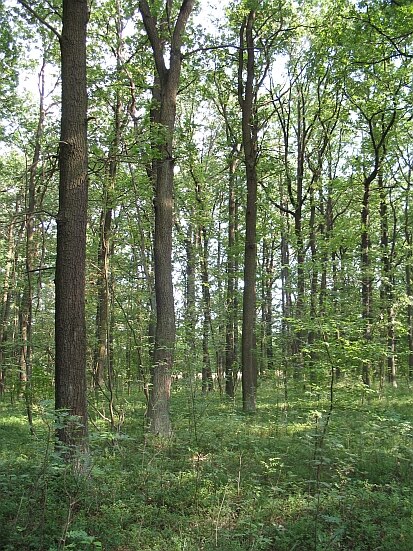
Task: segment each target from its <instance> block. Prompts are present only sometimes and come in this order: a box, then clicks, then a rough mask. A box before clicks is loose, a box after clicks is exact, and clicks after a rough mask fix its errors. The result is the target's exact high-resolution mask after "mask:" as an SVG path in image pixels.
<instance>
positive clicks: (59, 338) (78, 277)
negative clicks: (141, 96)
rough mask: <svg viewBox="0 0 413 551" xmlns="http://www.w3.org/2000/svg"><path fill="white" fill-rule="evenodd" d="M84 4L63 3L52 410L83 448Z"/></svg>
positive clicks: (65, 433)
mask: <svg viewBox="0 0 413 551" xmlns="http://www.w3.org/2000/svg"><path fill="white" fill-rule="evenodd" d="M88 17H89V13H88V5H87V1H86V0H78V1H76V2H73V1H71V0H63V26H62V34H61V36H60V49H61V72H62V119H61V137H60V144H59V145H60V150H59V175H60V181H59V212H58V216H57V258H56V276H55V286H56V314H55V339H56V364H55V375H56V389H55V403H56V410H57V412H59V411H62V410H64V411H67V412H68V413H69V414H70V415H71V416H76V418H77V422H74V421H73V422H71V421H70V422H66V423H65V424H64V426H62V427H61V428H58V431H57V434H58V438H59V440H60V442H61V443H63V444H65V445H66V446H74V447H75V448H77V449H78V450H83V451H85V450H86V449H87V401H86V323H85V260H86V223H87V197H88V179H87V166H88V165H87V89H86V28H87V22H88Z"/></svg>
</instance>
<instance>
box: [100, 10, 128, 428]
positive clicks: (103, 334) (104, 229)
mask: <svg viewBox="0 0 413 551" xmlns="http://www.w3.org/2000/svg"><path fill="white" fill-rule="evenodd" d="M115 25H116V49H115V51H114V55H115V58H116V73H117V75H118V77H119V78H120V76H121V73H122V67H123V62H122V52H123V46H124V42H123V36H122V29H123V24H122V14H121V5H120V1H119V0H116V21H115ZM122 107H123V106H122V101H121V97H120V92H119V90H118V89H117V90H116V94H115V103H114V106H113V112H114V117H113V127H112V128H113V139H112V141H111V143H110V145H109V154H108V169H107V174H106V175H105V178H104V182H103V193H102V195H103V200H102V210H101V213H100V224H99V230H100V231H99V248H98V259H97V263H98V281H97V292H98V297H97V307H96V343H95V350H94V367H93V375H94V385H95V387H102V385H103V384H104V383H105V378H106V382H107V383H108V390H109V394H110V396H111V401H112V400H113V389H112V384H111V382H112V380H113V372H112V367H113V366H112V357H111V355H110V353H109V351H110V344H109V341H110V338H111V336H110V335H111V332H110V312H111V302H112V296H111V282H110V277H111V270H110V263H111V251H112V248H113V247H112V245H113V244H112V239H111V232H112V222H113V208H114V204H113V202H114V191H115V187H116V178H117V171H118V156H119V148H120V142H121V135H122V126H123V121H122ZM110 410H111V411H112V406H111V407H110ZM112 423H113V419H112Z"/></svg>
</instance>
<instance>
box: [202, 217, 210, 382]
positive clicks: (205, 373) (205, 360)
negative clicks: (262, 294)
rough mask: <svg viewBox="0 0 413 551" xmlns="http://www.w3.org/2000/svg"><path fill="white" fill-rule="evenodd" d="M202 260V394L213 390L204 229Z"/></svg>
mask: <svg viewBox="0 0 413 551" xmlns="http://www.w3.org/2000/svg"><path fill="white" fill-rule="evenodd" d="M201 238H202V258H201V281H202V311H203V320H202V392H204V393H206V392H207V391H211V390H213V380H212V369H211V358H210V354H209V334H210V328H211V296H210V292H209V288H210V285H209V270H208V262H209V240H208V234H207V230H206V228H205V227H202V229H201Z"/></svg>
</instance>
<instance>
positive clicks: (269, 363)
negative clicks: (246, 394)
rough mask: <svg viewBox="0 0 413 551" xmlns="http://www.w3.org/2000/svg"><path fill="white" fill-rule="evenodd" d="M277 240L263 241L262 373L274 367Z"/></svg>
mask: <svg viewBox="0 0 413 551" xmlns="http://www.w3.org/2000/svg"><path fill="white" fill-rule="evenodd" d="M274 249H275V240H274V239H272V240H271V241H268V240H267V239H264V240H263V244H262V285H261V364H260V373H261V372H262V371H264V370H266V369H272V367H273V339H272V323H273V319H272V318H273V315H272V311H273V298H272V292H273V285H274Z"/></svg>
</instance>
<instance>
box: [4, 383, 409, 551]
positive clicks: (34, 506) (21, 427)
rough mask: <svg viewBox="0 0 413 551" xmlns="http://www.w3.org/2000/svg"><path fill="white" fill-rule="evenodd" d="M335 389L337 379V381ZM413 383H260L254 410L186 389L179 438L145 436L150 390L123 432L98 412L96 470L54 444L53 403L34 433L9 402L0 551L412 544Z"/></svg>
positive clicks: (404, 547) (384, 549)
mask: <svg viewBox="0 0 413 551" xmlns="http://www.w3.org/2000/svg"><path fill="white" fill-rule="evenodd" d="M326 386H328V385H326ZM412 401H413V400H412V396H411V394H410V392H409V390H408V389H399V390H394V389H391V388H385V389H384V390H383V391H382V392H380V393H379V392H370V393H369V394H368V395H367V396H366V395H365V391H364V390H363V389H362V388H361V387H360V386H357V385H349V384H345V383H340V384H339V385H337V388H336V390H335V397H334V406H333V411H332V416H331V419H330V422H329V425H328V430H327V431H326V433H325V434H324V431H323V427H324V423H325V421H326V415H327V412H328V408H329V402H328V389H322V388H321V389H312V390H311V391H309V390H307V391H303V390H302V385H300V387H298V386H297V388H290V389H289V398H288V403H285V402H284V391H283V389H282V388H281V387H280V386H278V383H277V381H276V380H274V379H272V378H270V377H269V378H267V379H266V380H264V381H263V382H262V384H261V386H260V389H259V407H258V411H257V414H256V415H254V416H252V415H244V414H243V413H242V412H241V408H240V404H239V402H238V401H236V402H235V403H232V402H228V401H226V400H224V399H222V398H221V397H220V396H219V393H218V392H214V393H211V394H210V395H208V396H206V397H204V396H202V393H201V391H200V389H198V388H196V387H195V388H194V387H192V388H190V387H189V386H186V385H185V384H182V385H181V386H178V385H176V386H175V388H174V395H173V401H172V415H173V422H174V429H175V434H174V436H173V438H171V439H170V440H169V441H159V440H158V439H154V438H151V437H150V436H148V435H145V434H144V431H143V425H144V423H143V416H144V404H143V403H142V399H141V397H140V396H139V397H129V398H127V399H126V398H125V399H124V401H123V407H124V410H125V423H124V424H123V426H122V432H121V433H119V434H117V435H114V434H112V433H110V431H109V430H108V429H107V428H106V427H105V426H104V425H103V424H102V422H101V421H98V420H96V421H95V427H93V425H92V427H91V429H92V432H91V448H92V459H91V463H90V472H88V476H80V477H79V476H76V475H75V474H74V473H73V472H71V471H70V469H69V468H68V467H66V466H65V465H64V464H63V463H62V462H61V460H60V458H59V457H58V456H57V455H55V453H54V451H53V445H52V444H53V437H52V436H53V430H52V429H53V415H52V414H51V413H50V412H49V411H48V407H49V406H48V405H47V404H46V406H43V407H39V408H38V409H37V411H36V415H35V428H36V436H35V437H33V436H30V434H29V431H28V428H27V423H26V421H25V417H24V405H23V404H17V405H13V406H11V405H9V404H7V403H5V402H4V403H2V404H0V413H1V417H0V442H1V448H0V495H1V496H2V499H1V501H0V548H1V549H2V550H4V551H12V550H19V551H25V550H45V551H52V550H60V549H75V550H93V549H104V550H108V551H109V550H111V551H112V550H113V551H138V550H139V551H146V550H147V551H149V550H151V551H212V550H214V551H217V550H218V551H247V550H248V551H293V550H296V551H335V550H346V551H350V550H355V551H373V550H374V551H375V550H380V551H394V550H395V549H397V550H398V551H411V550H412V549H413V445H412V444H413V407H412V405H413V404H412Z"/></svg>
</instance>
